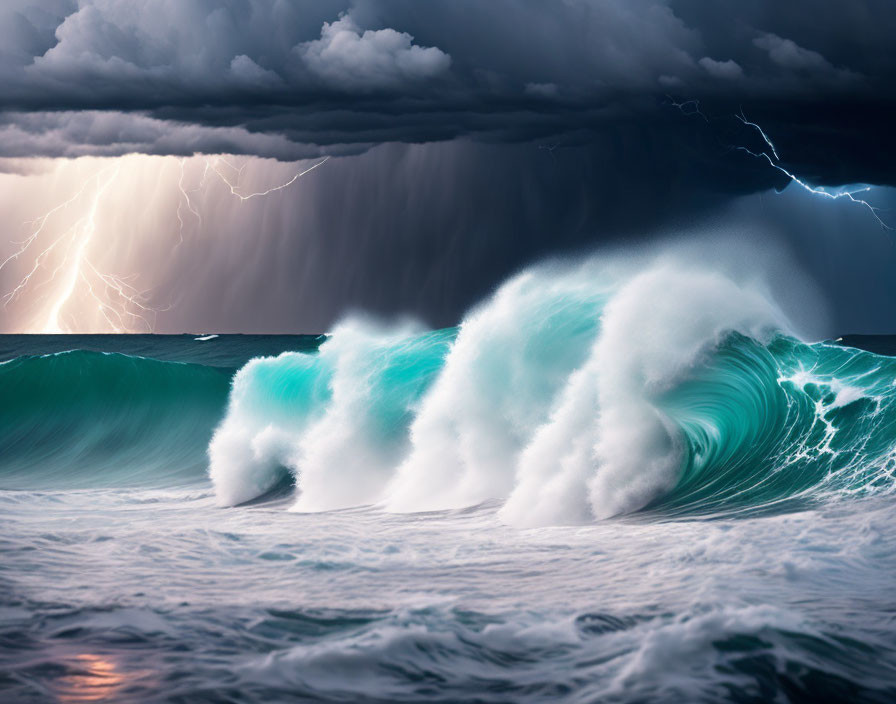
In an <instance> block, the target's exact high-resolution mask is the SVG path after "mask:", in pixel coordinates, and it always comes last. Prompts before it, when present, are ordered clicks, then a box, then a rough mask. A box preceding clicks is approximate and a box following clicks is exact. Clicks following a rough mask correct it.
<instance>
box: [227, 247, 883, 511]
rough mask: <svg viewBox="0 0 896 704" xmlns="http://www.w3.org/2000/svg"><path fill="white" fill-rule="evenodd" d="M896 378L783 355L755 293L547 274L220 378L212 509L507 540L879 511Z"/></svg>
mask: <svg viewBox="0 0 896 704" xmlns="http://www.w3.org/2000/svg"><path fill="white" fill-rule="evenodd" d="M894 379H896V360H893V359H891V358H888V357H881V356H877V355H874V354H872V353H870V352H864V351H860V350H856V349H851V348H845V347H840V346H837V345H831V344H825V343H805V342H802V341H800V340H799V339H798V338H797V336H796V335H795V334H794V332H793V331H792V329H791V326H790V323H789V322H788V320H787V319H786V317H785V315H784V314H783V313H782V312H781V310H780V309H779V308H778V307H777V305H776V304H775V303H774V301H772V300H771V298H770V297H769V296H768V295H766V294H765V293H764V292H763V290H762V289H761V287H759V286H756V285H753V284H747V283H744V282H740V281H737V280H735V279H733V278H731V277H730V276H726V275H724V274H722V273H719V272H716V271H707V270H701V269H697V268H690V267H688V266H683V265H681V264H680V263H671V262H666V263H664V264H663V263H660V264H656V265H654V266H650V267H647V268H643V269H641V270H635V269H632V268H629V269H628V270H622V269H617V270H615V271H611V270H610V269H608V268H607V267H604V266H600V265H599V264H597V263H595V262H588V263H586V264H584V265H581V266H578V267H561V266H545V267H540V268H535V269H532V270H529V271H527V272H524V273H523V274H521V275H519V276H517V277H516V278H514V279H512V280H511V281H509V282H508V283H506V284H505V285H504V286H502V287H501V288H500V289H499V290H498V291H497V292H496V294H495V295H494V296H493V297H492V298H491V299H490V300H489V301H488V302H487V303H485V304H484V305H483V306H481V307H480V308H478V309H477V310H475V311H473V312H472V313H471V314H470V315H469V316H468V317H467V318H466V319H465V320H464V321H463V322H462V324H461V325H460V326H459V327H457V328H452V329H446V330H438V331H427V330H422V329H419V328H416V327H414V326H411V325H406V326H393V327H389V328H386V327H383V326H379V325H376V324H373V323H371V322H369V321H362V320H354V321H348V322H346V323H344V324H342V325H341V326H339V327H338V328H337V329H336V330H334V331H333V333H332V335H331V336H329V338H328V339H327V340H326V341H325V342H324V343H323V344H322V345H321V346H320V348H319V350H318V351H317V352H315V353H285V354H282V355H280V356H278V357H270V358H260V359H255V360H252V361H251V362H249V363H248V364H247V365H245V366H244V367H243V368H242V369H241V370H240V371H239V372H238V373H237V374H236V376H235V378H234V381H233V385H232V390H231V393H230V398H229V402H228V407H227V411H226V415H225V417H224V420H223V421H222V422H221V424H220V425H219V426H218V428H217V430H216V432H215V434H214V438H213V440H212V442H211V443H210V446H209V458H210V470H209V473H210V476H211V479H212V482H213V484H214V487H215V491H216V495H217V498H218V501H219V503H220V504H222V505H234V504H238V503H242V502H245V501H248V500H251V499H253V498H256V497H258V496H260V495H263V494H265V493H266V492H268V491H269V490H271V489H272V488H273V487H275V486H277V485H278V484H280V483H282V482H283V481H284V478H286V479H289V478H292V479H293V480H294V482H295V484H296V488H297V491H296V495H297V498H296V501H295V505H294V509H295V510H298V511H323V510H330V509H337V508H345V507H350V506H357V505H369V504H378V505H380V506H382V507H383V508H385V509H387V510H391V511H402V512H405V511H407V512H413V511H430V510H441V509H454V508H461V507H466V506H471V505H476V504H480V503H483V502H487V501H499V502H501V503H502V508H501V510H500V512H501V516H502V517H503V519H504V520H506V521H508V522H510V523H512V524H515V525H520V526H537V525H551V524H564V523H567V524H568V523H583V522H588V521H591V520H594V519H601V518H607V517H610V516H615V515H620V514H628V513H632V512H637V511H646V512H647V513H650V512H659V513H661V514H662V515H666V516H669V515H713V514H730V513H736V512H745V511H749V512H755V511H759V510H788V509H789V508H791V507H795V506H802V505H805V504H806V503H807V502H815V501H822V500H826V499H828V498H831V497H843V496H848V495H853V494H867V493H873V492H880V491H891V490H892V488H893V486H894V482H893V470H894V467H896V453H894V437H896V435H894V430H896V425H894V424H896V407H894V396H896V386H894Z"/></svg>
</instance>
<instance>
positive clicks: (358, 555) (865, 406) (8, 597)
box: [0, 267, 896, 702]
mask: <svg viewBox="0 0 896 704" xmlns="http://www.w3.org/2000/svg"><path fill="white" fill-rule="evenodd" d="M595 282H599V283H595ZM196 338H203V339H196ZM845 342H847V343H848V342H853V343H855V342H858V343H861V344H862V345H863V346H864V347H866V348H868V349H869V350H871V349H873V350H876V352H871V351H863V350H860V349H856V348H855V347H851V346H846V345H844V344H835V343H833V342H813V343H810V342H804V341H801V340H799V339H798V337H797V336H796V334H795V333H793V332H792V331H791V330H790V329H789V326H788V323H787V320H786V316H784V315H783V314H782V313H780V311H778V310H777V308H776V307H775V306H774V304H773V303H772V302H769V301H768V300H766V299H765V298H764V297H763V296H761V295H759V294H758V293H757V292H755V291H753V290H751V289H749V288H748V287H744V286H741V285H739V284H737V283H735V282H733V281H731V280H728V279H726V278H724V277H720V276H718V275H714V274H707V273H705V272H704V273H701V272H683V271H680V270H675V271H672V270H669V269H658V270H650V271H641V272H635V273H633V274H632V273H629V274H627V275H625V276H620V277H618V278H617V279H614V280H612V281H607V280H604V279H600V278H599V277H597V276H596V275H595V272H594V271H591V270H589V269H588V268H587V267H583V268H580V269H567V270H563V271H560V270H557V269H543V270H534V271H531V272H527V273H525V274H523V275H522V276H520V277H517V278H516V279H514V280H513V281H511V282H509V283H508V284H506V285H505V286H504V287H503V288H502V289H501V290H499V291H498V292H497V293H496V295H495V297H494V298H493V299H492V300H491V301H489V302H488V303H487V304H485V305H484V306H482V307H481V308H480V309H478V310H477V311H474V312H473V313H471V315H470V316H469V317H468V318H467V319H466V320H465V321H464V323H463V324H462V325H461V326H460V327H458V328H456V329H450V330H439V331H428V330H424V329H420V328H417V327H413V326H390V327H383V326H376V325H372V324H370V323H369V322H361V321H354V322H347V323H345V324H343V325H341V326H339V327H338V328H337V329H336V330H334V331H333V332H332V334H331V335H330V336H328V337H327V338H314V337H293V338H289V337H279V338H264V337H252V338H247V337H239V336H220V337H209V336H205V335H196V336H183V337H151V336H140V337H134V338H130V337H108V338H97V337H84V338H81V337H67V338H41V337H25V336H21V337H6V338H3V339H2V340H0V349H2V350H3V352H2V354H3V363H2V364H0V394H2V404H0V421H2V424H0V443H2V445H0V446H2V448H3V449H2V457H0V694H2V697H0V698H2V699H3V700H4V701H14V702H18V701H22V702H31V701H34V702H43V701H50V702H52V701H59V702H84V701H116V702H118V701H122V702H128V701H139V702H147V701H148V702H155V701H159V702H162V701H171V702H202V701H207V702H219V701H225V702H226V701H233V702H244V701H258V702H271V701H311V700H317V701H321V700H322V701H371V702H372V701H379V702H394V701H495V702H516V701H551V702H553V701H570V702H592V701H620V702H641V701H651V702H653V701H669V702H681V701H735V702H753V701H756V702H758V701H806V702H815V701H871V702H875V701H879V702H890V701H893V700H894V699H896V597H894V594H896V590H894V587H896V520H894V519H896V501H894V497H893V489H894V478H893V472H894V466H896V465H894V463H896V459H894V456H896V452H894V448H896V432H894V431H896V386H894V380H896V359H893V358H891V357H889V356H887V355H886V354H878V353H880V352H883V353H886V352H887V351H888V350H889V349H890V347H892V342H893V340H892V339H889V340H888V339H883V338H880V339H876V340H859V341H856V340H847V341H845ZM281 353H283V354H281ZM250 360H252V361H250Z"/></svg>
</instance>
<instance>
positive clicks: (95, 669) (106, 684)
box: [57, 653, 127, 704]
mask: <svg viewBox="0 0 896 704" xmlns="http://www.w3.org/2000/svg"><path fill="white" fill-rule="evenodd" d="M71 669H72V672H71V674H68V675H66V676H65V677H63V678H62V679H61V685H62V686H61V687H60V689H59V691H58V692H57V696H58V697H59V701H61V702H65V703H66V704H68V703H72V704H75V703H77V702H101V701H113V700H114V697H115V694H116V692H118V691H119V690H120V689H121V688H122V686H123V685H124V684H125V682H126V681H127V677H126V675H125V673H123V672H122V671H121V670H120V669H119V667H118V665H116V663H115V662H114V661H112V660H110V659H109V658H107V657H103V656H100V655H93V654H90V653H83V654H81V655H76V656H75V658H74V662H73V663H72V668H71Z"/></svg>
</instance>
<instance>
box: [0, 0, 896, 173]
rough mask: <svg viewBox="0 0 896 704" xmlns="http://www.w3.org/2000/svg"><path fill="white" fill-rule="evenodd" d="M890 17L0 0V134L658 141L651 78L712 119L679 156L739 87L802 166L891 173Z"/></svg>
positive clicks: (747, 9)
mask: <svg viewBox="0 0 896 704" xmlns="http://www.w3.org/2000/svg"><path fill="white" fill-rule="evenodd" d="M893 36H896V10H894V9H893V8H892V5H891V3H889V2H887V0H863V1H860V2H849V3H835V2H824V3H819V2H815V1H810V0H793V1H791V2H787V3H781V2H774V1H772V0H763V1H761V2H753V3H743V2H737V3H735V2H733V1H730V0H720V1H718V2H713V3H706V2H697V0H601V1H598V0H590V1H586V0H568V1H567V2H562V3H560V2H556V3H544V2H536V1H534V0H493V1H491V2H478V1H477V2H474V1H473V0H451V1H450V2H449V1H447V0H445V1H442V0H438V1H433V2H426V3H420V2H413V1H411V0H356V1H355V2H347V1H346V0H314V1H313V2H310V1H309V2H284V1H283V0H230V1H229V2H213V1H212V0H155V1H154V2H146V3H134V2H130V1H129V0H80V2H74V1H72V0H68V1H67V0H50V1H46V0H42V1H41V2H36V1H34V0H32V1H30V2H28V1H25V0H11V1H8V2H6V3H4V4H3V6H2V8H0V81H2V88H3V90H2V92H0V109H2V111H3V112H4V115H3V118H2V124H3V127H2V128H0V154H3V155H6V156H23V155H27V154H42V155H54V156H58V155H66V156H70V155H78V154H85V153H95V154H116V153H124V152H129V151H144V152H148V153H174V154H186V153H192V152H195V151H203V152H211V151H230V152H241V153H249V154H258V155H263V156H275V157H278V158H281V159H296V158H300V157H303V156H313V155H315V154H317V153H320V151H321V148H322V147H324V148H326V149H327V151H330V152H334V153H351V152H359V151H363V150H364V149H367V148H369V147H370V146H372V145H374V144H377V143H381V142H390V141H404V142H425V141H439V140H448V139H454V138H457V137H472V138H474V139H477V140H481V141H490V142H527V141H542V142H545V143H552V144H553V143H560V144H563V145H566V146H573V145H582V144H589V143H591V142H592V141H594V140H595V139H599V137H596V135H598V134H599V133H601V132H606V131H607V130H610V131H611V130H612V129H614V126H615V125H619V124H623V123H628V122H632V121H636V122H637V123H638V124H640V125H643V126H649V127H650V129H652V130H654V131H655V132H656V133H657V134H658V135H659V136H660V137H663V136H665V138H666V139H668V140H669V141H670V144H671V143H672V142H673V141H674V140H675V139H677V137H678V133H677V130H679V127H678V126H676V125H673V126H671V127H670V123H672V122H674V121H675V119H676V117H680V116H672V115H671V114H670V113H671V112H672V111H671V110H670V108H669V107H668V105H665V106H664V102H666V101H665V98H664V96H665V95H666V94H669V95H672V96H674V97H675V98H676V99H678V100H682V99H689V98H699V99H700V100H701V101H702V102H701V105H702V106H703V107H704V111H705V112H706V113H707V115H709V116H711V117H716V116H719V117H720V118H722V117H724V118H726V119H719V120H712V121H711V123H710V126H709V132H710V136H709V138H708V139H707V145H706V146H705V148H703V149H701V150H697V151H696V152H694V151H693V150H692V149H691V147H690V146H686V147H685V148H684V151H682V152H681V156H682V158H684V157H685V156H688V157H690V158H704V159H706V158H712V157H714V156H715V155H716V154H717V153H718V152H719V151H721V150H724V148H725V146H726V144H728V143H729V142H730V141H731V140H733V139H735V138H736V139H741V137H742V136H743V135H740V134H732V131H733V130H735V129H737V128H738V126H737V124H731V123H732V122H733V121H732V120H730V116H731V115H732V113H733V112H735V111H737V110H738V109H739V106H740V105H744V106H746V108H748V109H749V112H750V116H751V117H753V118H754V119H756V120H760V119H761V120H762V124H763V125H764V126H766V127H767V129H768V131H769V132H770V133H772V134H774V135H776V136H779V137H780V138H781V140H782V144H786V145H787V149H786V150H784V151H785V153H784V154H783V155H782V156H783V158H784V160H785V162H786V163H788V164H789V165H791V166H792V167H793V168H795V169H800V170H801V173H802V172H805V173H806V174H807V175H808V176H809V177H811V178H814V179H816V180H818V181H827V182H843V181H867V182H873V183H892V182H893V180H894V175H893V171H892V169H890V168H889V164H888V161H889V158H888V157H887V155H888V154H893V153H896V142H894V137H892V136H891V130H890V123H891V121H892V108H893V105H894V96H893V89H892V85H893V81H894V79H896V53H894V52H893V51H892V48H891V44H892V37H893ZM872 145H873V146H872ZM678 148H679V147H678V146H677V145H674V144H671V146H670V149H678ZM689 150H691V151H690V152H689ZM774 180H775V175H774V174H772V175H769V177H768V178H767V179H766V183H765V184H764V185H766V186H767V185H769V182H770V181H774ZM747 181H748V182H749V183H750V184H752V181H753V177H752V176H747Z"/></svg>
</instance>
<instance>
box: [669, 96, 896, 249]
mask: <svg viewBox="0 0 896 704" xmlns="http://www.w3.org/2000/svg"><path fill="white" fill-rule="evenodd" d="M667 98H669V96H667ZM669 104H671V105H672V107H675V108H677V109H678V110H679V111H680V112H681V113H682V114H683V115H688V116H690V115H700V117H702V118H703V119H704V121H706V122H707V123H708V122H709V118H707V117H706V115H704V114H703V112H701V111H700V102H699V101H697V100H687V101H684V102H676V101H675V100H673V99H672V98H669ZM688 106H690V107H688ZM734 117H735V118H736V119H737V120H738V122H740V123H741V124H743V125H744V126H746V127H750V128H752V129H754V130H755V131H756V132H758V133H759V136H760V137H761V138H762V141H763V142H764V143H765V145H766V146H767V147H768V149H769V150H770V151H771V155H770V154H769V153H768V151H765V150H763V151H759V152H756V151H753V150H752V149H749V148H747V147H744V146H733V147H731V148H732V149H734V150H736V151H740V152H744V153H745V154H749V155H750V156H752V157H755V158H757V159H764V160H765V161H767V162H768V164H769V166H771V167H772V168H773V169H776V170H777V171H780V172H781V173H782V174H784V175H785V176H787V178H788V179H790V182H791V183H794V184H796V185H797V186H799V187H800V188H802V189H803V190H805V191H807V192H809V193H811V194H812V195H815V196H819V197H821V198H826V199H828V200H841V199H846V200H848V201H850V202H852V203H855V204H856V205H859V206H861V207H863V208H865V209H866V210H868V212H870V213H871V214H872V215H873V216H874V219H875V220H877V222H878V224H879V225H880V226H881V227H882V228H883V229H885V230H889V231H891V232H893V231H896V228H894V227H893V226H891V225H889V224H887V223H886V222H885V221H884V220H883V218H881V216H880V212H881V210H882V209H881V208H879V207H877V206H875V205H872V204H871V203H869V202H868V201H867V200H865V199H864V198H858V197H856V196H858V195H859V194H862V193H869V192H871V190H872V187H871V186H862V187H860V188H855V189H842V190H837V191H833V192H832V191H829V190H827V189H825V188H824V187H821V186H812V185H811V184H809V183H808V182H807V181H806V180H804V179H802V178H800V177H799V176H797V175H796V174H795V173H793V172H792V171H789V170H787V169H786V168H784V167H783V166H781V163H780V162H781V158H780V156H779V155H778V150H777V148H776V147H775V144H774V142H772V140H771V137H769V136H768V134H767V133H766V132H765V130H763V129H762V127H760V126H759V125H758V124H757V123H755V122H751V121H750V120H748V119H747V116H746V114H745V113H744V110H743V108H741V111H740V113H739V114H736V115H735V116H734ZM778 192H779V193H780V191H778Z"/></svg>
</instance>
